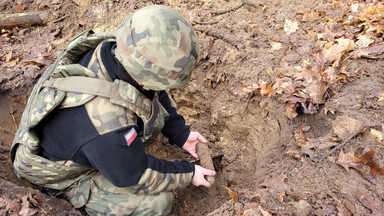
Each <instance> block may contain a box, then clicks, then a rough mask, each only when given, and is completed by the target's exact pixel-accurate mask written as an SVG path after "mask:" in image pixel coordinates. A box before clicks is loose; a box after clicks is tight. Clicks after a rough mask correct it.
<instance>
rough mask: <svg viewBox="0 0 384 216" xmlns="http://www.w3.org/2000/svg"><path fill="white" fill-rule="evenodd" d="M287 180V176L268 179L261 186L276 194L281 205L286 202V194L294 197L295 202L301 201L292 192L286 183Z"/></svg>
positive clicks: (282, 175)
mask: <svg viewBox="0 0 384 216" xmlns="http://www.w3.org/2000/svg"><path fill="white" fill-rule="evenodd" d="M286 178H287V176H286V175H285V174H281V175H279V176H277V177H275V178H269V179H266V180H265V181H264V182H263V183H262V184H261V185H260V186H262V187H266V188H268V189H269V190H271V191H272V192H274V193H276V194H277V195H278V196H279V201H280V202H281V203H282V202H283V201H284V196H285V194H287V195H289V196H292V197H293V198H294V199H295V200H299V197H298V196H296V195H295V194H294V193H293V192H292V191H291V187H289V185H287V184H286V183H285V179H286Z"/></svg>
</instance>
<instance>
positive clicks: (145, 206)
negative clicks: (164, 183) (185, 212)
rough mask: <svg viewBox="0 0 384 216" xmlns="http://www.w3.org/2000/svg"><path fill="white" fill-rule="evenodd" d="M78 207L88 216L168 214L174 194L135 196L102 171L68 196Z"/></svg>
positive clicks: (81, 182) (90, 177)
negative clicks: (117, 185)
mask: <svg viewBox="0 0 384 216" xmlns="http://www.w3.org/2000/svg"><path fill="white" fill-rule="evenodd" d="M65 197H66V198H67V199H68V200H69V201H70V202H71V203H72V204H73V205H74V207H75V208H80V207H82V206H84V208H85V211H86V212H87V213H88V214H89V215H168V214H169V212H170V211H171V207H172V201H173V198H174V195H173V193H172V192H161V193H157V194H149V195H143V194H134V193H132V192H130V191H129V190H128V189H127V188H119V187H116V186H114V185H113V184H112V183H111V182H109V181H108V180H107V179H105V178H104V177H103V176H102V175H101V174H100V172H96V173H95V174H93V175H91V176H88V177H87V178H84V179H83V180H81V181H79V182H78V183H77V184H76V185H75V186H73V187H72V188H71V189H70V190H69V191H67V192H66V193H65Z"/></svg>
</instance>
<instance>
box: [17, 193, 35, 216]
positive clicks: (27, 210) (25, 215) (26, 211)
mask: <svg viewBox="0 0 384 216" xmlns="http://www.w3.org/2000/svg"><path fill="white" fill-rule="evenodd" d="M17 197H18V198H19V199H20V200H21V203H22V208H21V209H20V211H19V213H18V215H22V216H32V215H34V214H36V213H37V211H38V209H36V208H31V207H30V203H29V202H30V198H32V197H31V196H30V195H21V194H18V195H17Z"/></svg>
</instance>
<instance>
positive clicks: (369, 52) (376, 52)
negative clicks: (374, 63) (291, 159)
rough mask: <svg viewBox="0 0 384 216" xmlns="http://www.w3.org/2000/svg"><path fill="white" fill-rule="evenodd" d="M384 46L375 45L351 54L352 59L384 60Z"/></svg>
mask: <svg viewBox="0 0 384 216" xmlns="http://www.w3.org/2000/svg"><path fill="white" fill-rule="evenodd" d="M383 53H384V44H382V43H381V44H375V45H373V46H370V47H365V48H361V49H358V50H355V51H353V52H352V53H351V56H352V58H361V57H364V58H372V59H378V58H384V55H383Z"/></svg>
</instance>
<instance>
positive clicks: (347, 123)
mask: <svg viewBox="0 0 384 216" xmlns="http://www.w3.org/2000/svg"><path fill="white" fill-rule="evenodd" d="M362 126H363V124H362V123H361V122H360V121H358V120H356V119H353V118H351V117H349V116H346V115H343V116H338V117H337V118H336V120H335V121H333V131H334V133H335V134H336V135H337V136H338V137H340V138H341V139H343V140H345V139H346V138H347V137H348V136H350V135H351V134H354V133H356V132H357V131H358V130H360V129H361V127H362Z"/></svg>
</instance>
